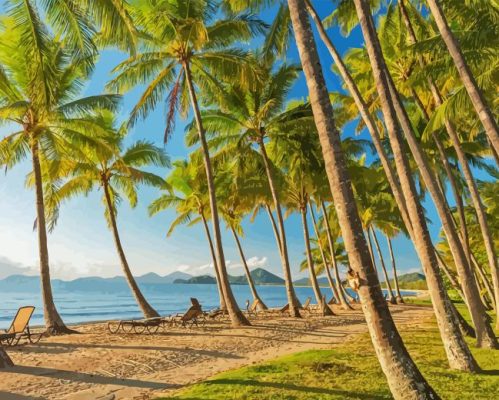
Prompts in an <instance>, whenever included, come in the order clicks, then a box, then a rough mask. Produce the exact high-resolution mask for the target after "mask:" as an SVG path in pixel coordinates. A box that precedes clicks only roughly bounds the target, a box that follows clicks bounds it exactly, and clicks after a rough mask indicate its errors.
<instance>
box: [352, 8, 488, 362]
mask: <svg viewBox="0 0 499 400" xmlns="http://www.w3.org/2000/svg"><path fill="white" fill-rule="evenodd" d="M354 3H355V8H356V11H357V15H358V18H359V21H360V26H361V29H362V32H363V35H364V38H365V41H366V49H367V53H368V56H369V59H370V62H371V65H372V69H373V75H374V79H375V81H376V88H377V92H378V94H379V96H380V103H381V106H382V110H383V116H384V121H385V124H386V126H387V132H388V136H389V138H390V144H391V146H392V150H393V152H394V155H395V161H396V165H398V167H397V169H398V170H399V176H400V177H401V180H402V179H404V180H407V185H404V184H402V188H404V187H406V189H409V187H410V185H411V183H410V178H409V176H404V174H405V175H407V173H408V167H407V159H406V157H405V156H404V153H403V147H402V145H403V143H402V140H401V137H400V134H399V132H398V122H400V127H401V128H402V131H403V132H404V135H405V138H406V140H407V144H408V145H409V147H410V150H411V153H412V155H413V156H414V160H415V161H416V163H417V165H418V168H419V172H420V173H421V175H422V178H423V181H424V183H425V185H426V187H427V188H428V190H429V192H430V194H431V196H432V199H433V203H434V204H435V207H436V209H437V212H438V215H439V217H440V219H441V221H442V226H443V229H444V231H445V234H446V236H447V238H448V240H449V244H450V246H451V249H452V253H453V255H454V260H455V263H456V266H457V270H458V272H459V276H460V278H461V282H462V285H463V291H464V293H465V295H466V298H467V303H468V306H469V309H470V312H471V314H472V315H473V323H474V325H475V328H476V331H477V343H478V345H479V346H481V347H489V348H496V347H497V340H496V338H495V336H494V334H493V331H492V329H491V327H490V324H489V323H488V319H487V315H486V313H485V309H484V307H483V305H482V303H481V301H480V297H479V292H478V288H477V286H476V284H475V281H474V279H473V276H472V271H471V268H470V266H469V264H468V262H467V259H466V256H465V254H464V251H463V248H462V246H461V244H460V240H459V237H458V234H457V231H456V228H455V225H454V222H453V220H452V217H451V215H450V213H449V211H448V209H447V207H446V205H445V201H444V199H443V194H442V192H441V191H440V188H439V187H438V185H437V182H436V179H435V177H434V175H433V173H432V172H431V171H430V168H429V165H428V161H427V159H426V157H425V155H424V154H423V152H422V151H421V148H420V146H419V144H418V141H417V139H416V134H415V132H414V129H413V127H412V125H411V121H410V120H409V116H408V114H407V112H406V110H405V108H404V106H403V105H402V102H401V99H400V96H399V94H398V93H397V91H396V89H395V86H394V83H393V80H392V78H391V75H390V73H389V71H388V69H387V67H386V64H385V61H384V58H383V54H382V51H381V46H380V43H379V40H378V37H377V34H376V29H375V26H374V22H373V20H372V15H371V10H370V8H369V4H368V3H367V2H366V1H364V0H354ZM397 120H398V121H397ZM404 165H405V166H404ZM412 186H413V185H412ZM413 193H414V191H413ZM405 198H406V201H411V199H415V197H414V196H413V195H412V196H411V195H409V194H407V195H406V196H405ZM411 220H413V218H411ZM413 229H415V226H413ZM426 246H427V247H429V243H428V244H427V245H426ZM428 252H430V250H429V249H428ZM432 257H433V259H435V256H434V255H433V256H432ZM432 264H435V262H433V260H432ZM459 342H461V343H460V344H457V345H456V346H458V347H460V348H461V349H464V348H465V347H466V346H465V344H464V343H463V342H462V340H459ZM463 351H465V350H463ZM466 353H467V354H465V355H463V357H461V360H470V357H471V353H469V351H467V352H466ZM455 364H456V366H457V364H461V366H459V368H461V369H466V370H473V368H474V367H473V365H471V364H469V363H468V365H467V364H466V363H462V361H461V362H457V361H456V363H455ZM475 367H476V366H475Z"/></svg>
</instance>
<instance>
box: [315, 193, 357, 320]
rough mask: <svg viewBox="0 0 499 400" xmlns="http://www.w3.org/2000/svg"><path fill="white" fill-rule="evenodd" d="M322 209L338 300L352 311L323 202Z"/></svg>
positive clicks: (342, 305)
mask: <svg viewBox="0 0 499 400" xmlns="http://www.w3.org/2000/svg"><path fill="white" fill-rule="evenodd" d="M321 209H322V218H323V219H324V223H325V224H326V236H327V241H328V243H329V254H330V255H331V265H332V266H333V272H334V279H335V280H336V288H337V291H338V300H339V302H340V305H341V307H342V308H343V309H345V310H351V309H352V307H351V306H350V304H348V300H347V299H346V297H345V293H344V291H343V287H342V285H341V278H340V271H339V269H338V264H337V263H336V256H335V254H334V240H333V234H332V233H331V227H330V225H329V219H328V213H327V209H326V205H325V204H324V202H323V201H322V202H321Z"/></svg>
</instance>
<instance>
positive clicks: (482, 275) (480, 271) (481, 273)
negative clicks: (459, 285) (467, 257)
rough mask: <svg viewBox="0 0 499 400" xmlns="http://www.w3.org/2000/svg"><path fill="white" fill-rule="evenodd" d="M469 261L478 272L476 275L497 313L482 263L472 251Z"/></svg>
mask: <svg viewBox="0 0 499 400" xmlns="http://www.w3.org/2000/svg"><path fill="white" fill-rule="evenodd" d="M471 263H472V264H473V266H474V267H475V271H477V272H478V275H479V276H480V278H481V279H482V281H483V286H484V288H485V290H486V291H487V293H488V295H489V296H490V299H491V300H492V308H494V310H495V311H496V314H497V309H496V306H495V301H494V289H493V288H492V286H491V284H490V282H489V279H488V277H487V275H486V274H485V271H484V269H483V267H482V265H481V264H480V263H479V262H478V260H477V259H476V257H475V255H474V254H473V253H471Z"/></svg>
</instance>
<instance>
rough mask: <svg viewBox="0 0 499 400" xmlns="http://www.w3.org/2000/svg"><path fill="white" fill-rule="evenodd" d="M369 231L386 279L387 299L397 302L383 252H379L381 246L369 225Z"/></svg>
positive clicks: (393, 302)
mask: <svg viewBox="0 0 499 400" xmlns="http://www.w3.org/2000/svg"><path fill="white" fill-rule="evenodd" d="M371 233H372V235H373V239H374V245H375V246H376V251H377V252H378V258H379V262H380V263H381V268H382V269H383V275H384V276H385V281H386V289H387V290H388V301H389V302H390V303H392V304H397V300H396V299H395V296H394V295H393V291H392V285H391V284H390V279H389V278H388V272H387V271H386V265H385V259H384V258H383V253H381V248H380V246H379V242H378V237H377V236H376V232H375V231H374V228H373V227H371Z"/></svg>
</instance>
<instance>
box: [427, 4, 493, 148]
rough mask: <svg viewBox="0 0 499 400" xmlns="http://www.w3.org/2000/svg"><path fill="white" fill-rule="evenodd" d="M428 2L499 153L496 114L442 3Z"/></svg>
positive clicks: (460, 74)
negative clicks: (477, 80) (452, 28)
mask: <svg viewBox="0 0 499 400" xmlns="http://www.w3.org/2000/svg"><path fill="white" fill-rule="evenodd" d="M427 2H428V7H429V9H430V11H431V14H432V16H433V18H434V20H435V23H436V25H437V27H438V30H439V32H440V35H441V36H442V40H443V41H444V43H445V45H446V46H447V50H448V51H449V53H450V55H451V57H452V59H453V60H454V64H455V66H456V68H457V71H458V73H459V76H460V77H461V80H462V81H463V85H464V87H465V88H466V91H467V92H468V95H469V97H470V99H471V102H472V104H473V107H474V108H475V111H476V113H477V115H478V118H479V119H480V121H481V122H482V124H483V127H484V128H485V132H486V133H487V136H488V138H489V140H490V143H491V145H492V147H493V148H494V150H495V152H496V153H499V127H498V126H497V122H496V120H495V119H494V115H493V114H492V111H491V110H490V107H489V105H488V104H487V101H486V100H485V97H484V96H483V93H482V91H481V90H480V88H479V87H478V84H477V82H476V80H475V77H474V76H473V73H472V72H471V69H470V67H469V66H468V64H467V63H466V60H465V59H464V55H463V52H462V51H461V47H460V46H459V42H458V41H457V39H456V37H455V36H454V34H453V33H452V31H451V29H450V27H449V24H448V22H447V19H446V18H445V15H444V12H443V10H442V5H441V4H440V1H438V0H427Z"/></svg>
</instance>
